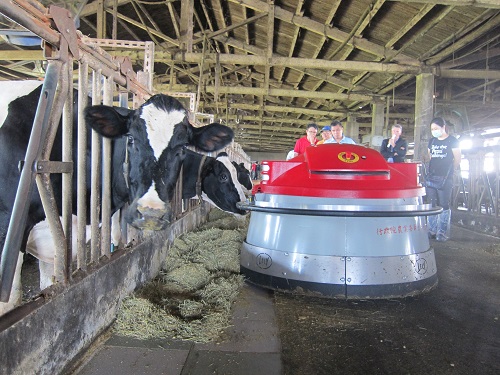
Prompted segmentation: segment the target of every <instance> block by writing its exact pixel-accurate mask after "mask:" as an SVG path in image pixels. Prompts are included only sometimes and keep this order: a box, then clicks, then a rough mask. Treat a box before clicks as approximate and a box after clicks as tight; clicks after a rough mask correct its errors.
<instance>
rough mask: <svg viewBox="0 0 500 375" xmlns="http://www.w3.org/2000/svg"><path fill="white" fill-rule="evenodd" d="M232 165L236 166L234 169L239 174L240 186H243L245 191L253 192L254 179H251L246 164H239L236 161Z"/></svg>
mask: <svg viewBox="0 0 500 375" xmlns="http://www.w3.org/2000/svg"><path fill="white" fill-rule="evenodd" d="M232 163H233V165H234V168H236V173H237V174H238V181H239V182H240V184H242V185H243V186H244V187H245V189H247V190H252V187H253V182H252V178H251V177H250V171H249V170H248V169H246V168H245V164H243V163H240V164H238V163H236V162H235V161H233V162H232Z"/></svg>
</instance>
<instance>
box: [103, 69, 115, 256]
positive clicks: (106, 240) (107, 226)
mask: <svg viewBox="0 0 500 375" xmlns="http://www.w3.org/2000/svg"><path fill="white" fill-rule="evenodd" d="M114 85H115V83H114V81H113V78H112V77H108V78H107V79H106V80H105V83H104V98H103V99H104V101H103V104H105V105H109V106H112V105H113V91H114V90H113V89H114ZM101 220H102V221H101V255H102V256H106V257H107V258H110V257H111V139H109V138H103V139H102V219H101Z"/></svg>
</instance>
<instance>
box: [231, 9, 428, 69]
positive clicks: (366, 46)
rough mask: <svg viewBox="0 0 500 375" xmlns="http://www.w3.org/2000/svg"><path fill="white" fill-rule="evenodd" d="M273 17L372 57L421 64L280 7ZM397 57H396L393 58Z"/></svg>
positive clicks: (398, 53)
mask: <svg viewBox="0 0 500 375" xmlns="http://www.w3.org/2000/svg"><path fill="white" fill-rule="evenodd" d="M229 1H231V2H234V3H237V4H239V5H242V6H246V7H249V8H252V9H255V10H259V11H262V10H263V9H264V10H267V9H268V5H267V3H266V2H263V1H259V0H229ZM275 16H276V18H278V19H280V20H282V21H284V22H288V23H290V24H292V25H296V26H300V27H302V28H304V29H306V30H309V31H311V32H313V33H316V34H318V35H325V36H326V37H328V38H330V39H333V40H336V41H338V42H341V43H343V42H345V41H347V44H348V45H353V46H354V47H355V48H358V49H360V50H362V51H365V52H368V53H370V54H372V55H375V56H378V57H383V58H389V59H396V60H397V61H399V62H404V63H405V64H408V65H415V66H419V65H421V63H420V62H419V61H418V60H415V59H414V58H412V57H410V56H406V55H404V54H403V53H400V51H396V50H393V49H387V48H385V47H384V46H380V45H378V44H376V43H372V42H370V41H368V40H366V39H364V38H349V34H348V33H346V32H343V31H341V30H339V29H337V28H335V27H326V26H325V25H324V24H322V23H320V22H317V21H314V20H312V19H310V18H308V17H303V16H297V15H295V14H294V13H292V12H289V11H287V10H285V9H283V8H281V7H278V6H276V7H275ZM396 55H397V57H395V56H396Z"/></svg>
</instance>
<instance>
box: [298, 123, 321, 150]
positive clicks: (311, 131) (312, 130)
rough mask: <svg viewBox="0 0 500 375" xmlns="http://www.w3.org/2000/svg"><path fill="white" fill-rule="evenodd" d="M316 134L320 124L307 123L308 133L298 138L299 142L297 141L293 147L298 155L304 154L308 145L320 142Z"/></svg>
mask: <svg viewBox="0 0 500 375" xmlns="http://www.w3.org/2000/svg"><path fill="white" fill-rule="evenodd" d="M316 134H318V125H316V124H309V125H307V129H306V135H305V136H303V137H302V138H299V139H297V142H295V147H294V148H293V152H294V155H295V156H297V155H300V154H303V153H304V152H305V151H306V148H307V147H310V146H316V143H318V139H317V138H316Z"/></svg>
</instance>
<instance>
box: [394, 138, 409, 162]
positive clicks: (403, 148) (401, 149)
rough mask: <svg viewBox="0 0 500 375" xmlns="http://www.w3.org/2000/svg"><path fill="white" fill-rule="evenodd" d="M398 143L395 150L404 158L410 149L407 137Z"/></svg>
mask: <svg viewBox="0 0 500 375" xmlns="http://www.w3.org/2000/svg"><path fill="white" fill-rule="evenodd" d="M398 143H399V144H396V147H395V148H394V151H395V153H396V154H397V155H398V156H399V157H400V158H404V157H405V156H406V152H407V150H408V142H407V141H406V140H405V139H403V140H401V142H398Z"/></svg>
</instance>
